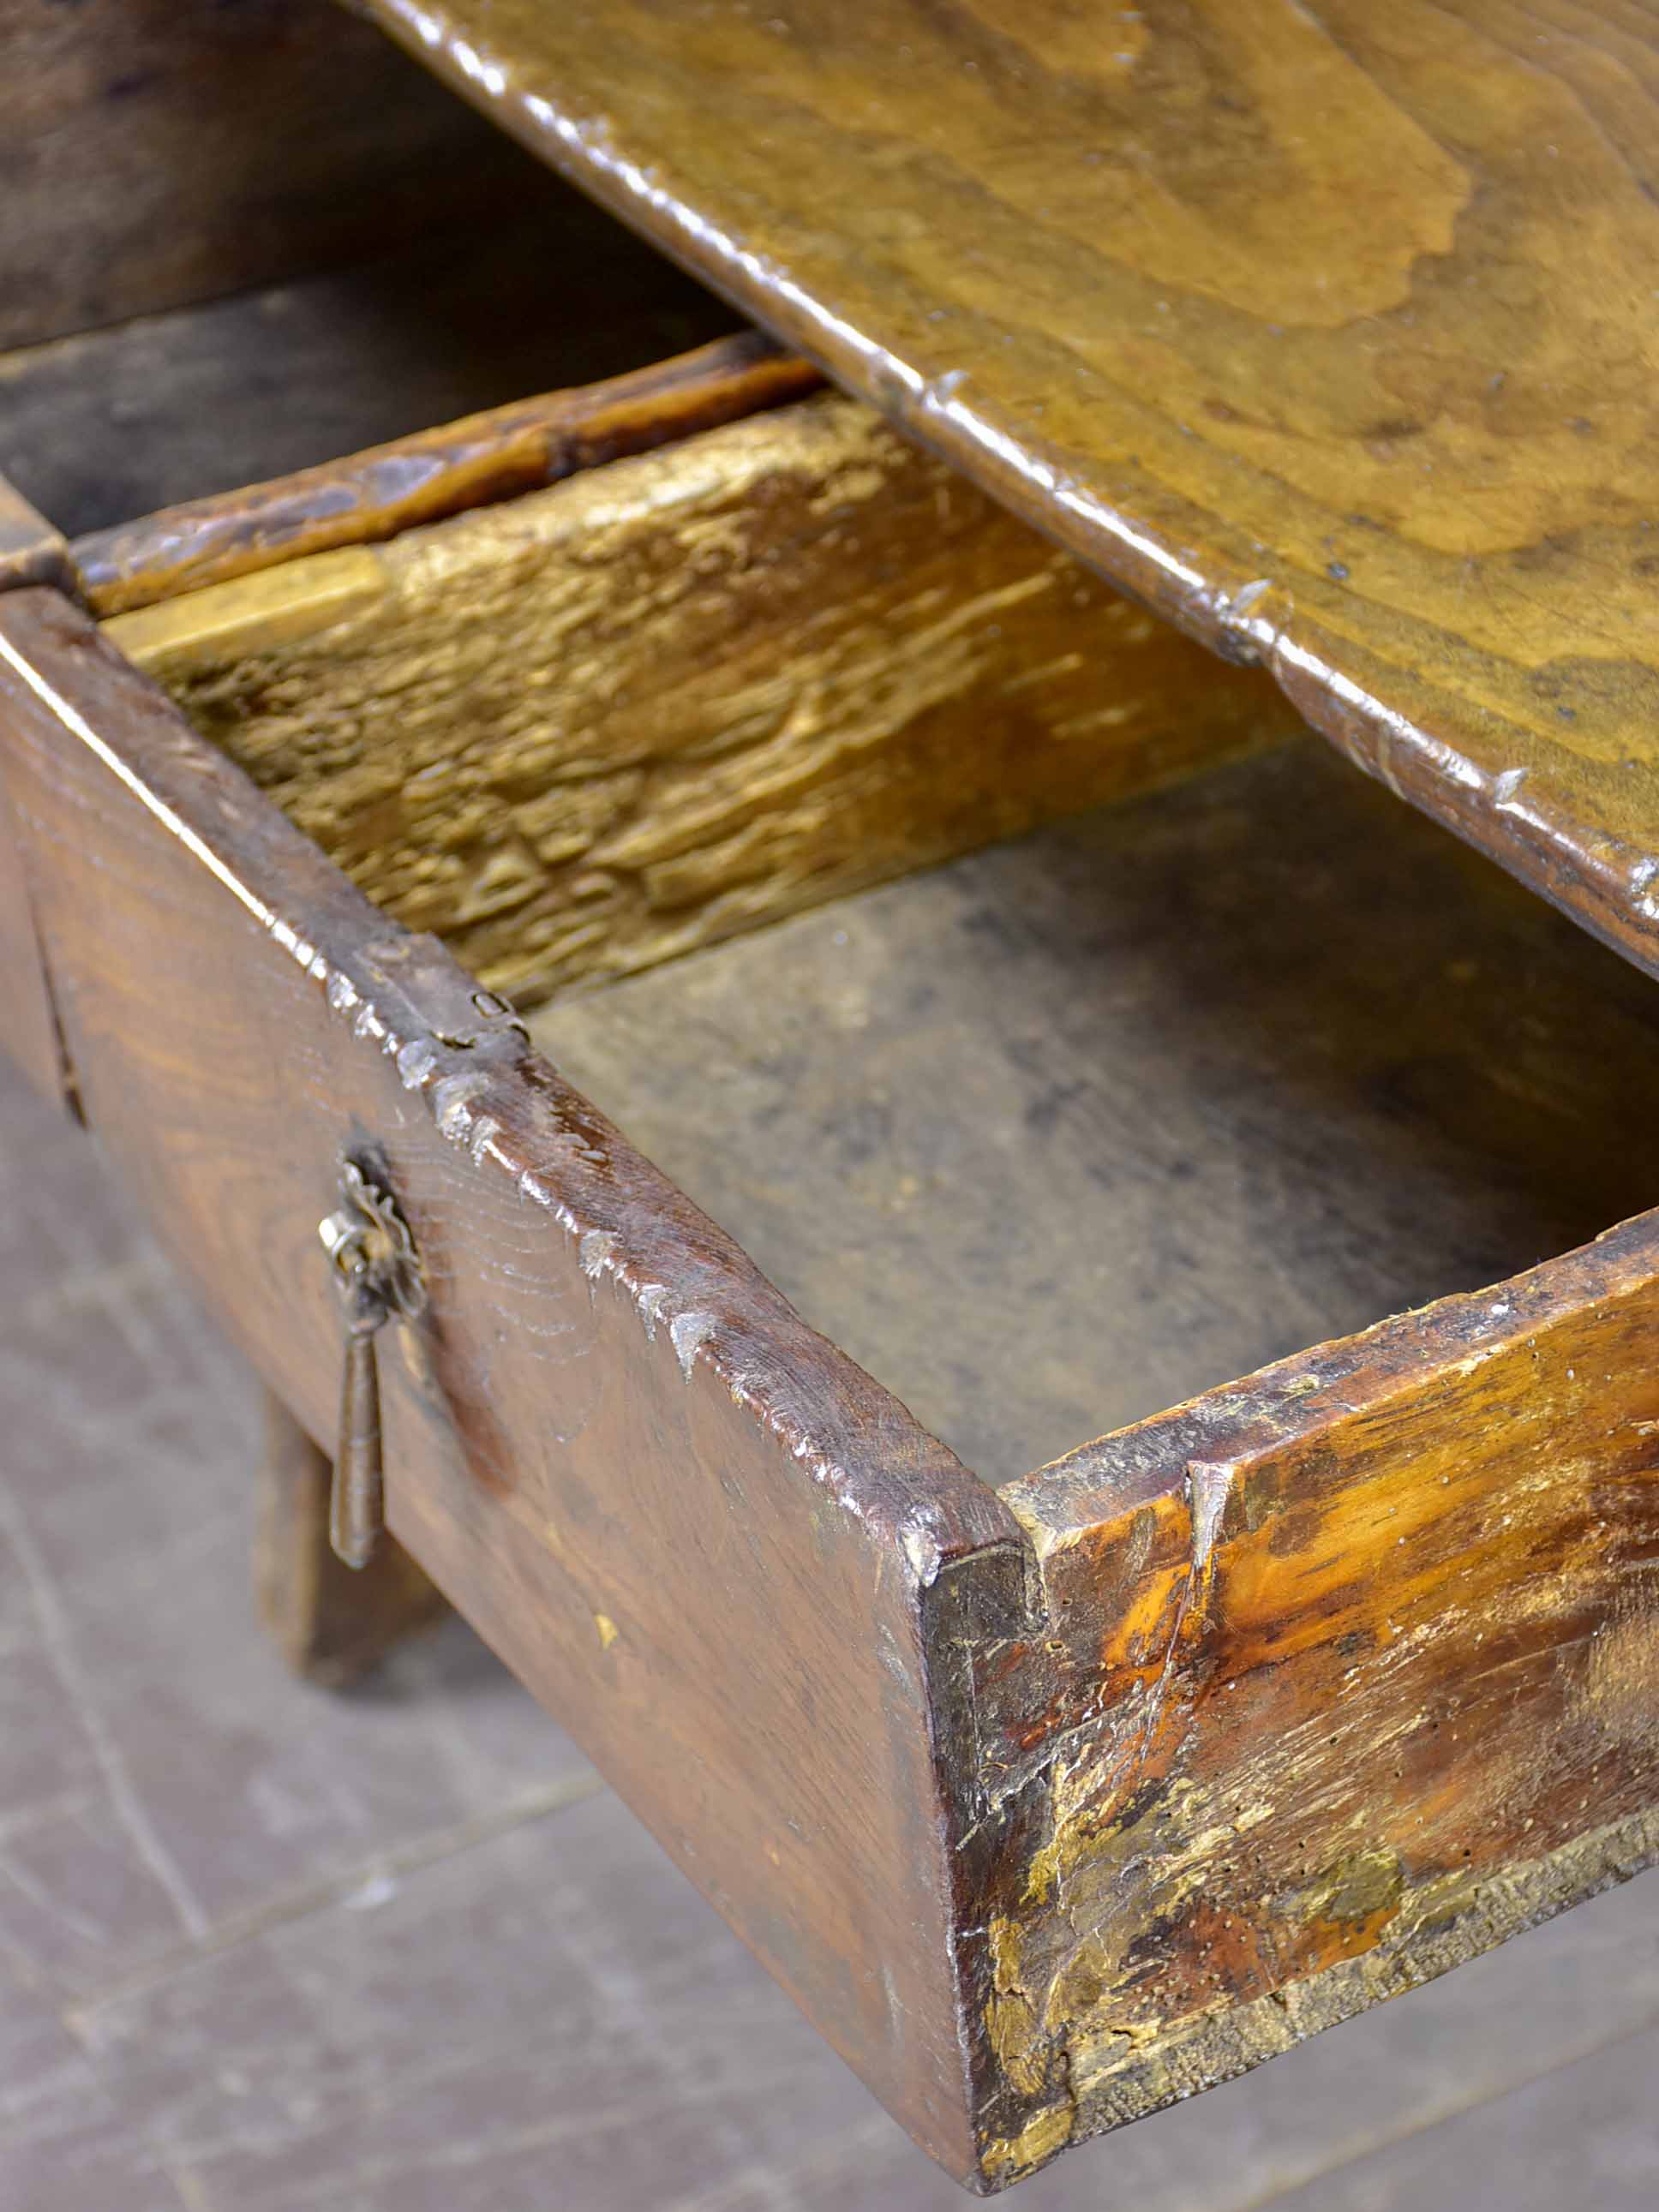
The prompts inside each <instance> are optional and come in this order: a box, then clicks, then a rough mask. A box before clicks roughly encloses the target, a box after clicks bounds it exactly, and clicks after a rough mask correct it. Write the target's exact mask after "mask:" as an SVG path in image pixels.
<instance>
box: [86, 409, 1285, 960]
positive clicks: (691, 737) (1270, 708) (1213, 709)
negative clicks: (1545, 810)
mask: <svg viewBox="0 0 1659 2212" xmlns="http://www.w3.org/2000/svg"><path fill="white" fill-rule="evenodd" d="M110 622H111V627H110V635H111V638H112V641H113V642H115V643H116V644H117V645H118V646H119V647H120V648H121V649H122V650H123V651H124V652H125V653H127V654H128V655H129V656H130V657H131V658H132V659H134V660H135V661H137V663H138V665H141V666H142V667H143V668H144V669H145V670H146V671H148V672H149V673H150V674H152V675H154V676H155V677H156V678H158V680H160V681H161V683H162V684H164V685H165V686H166V688H167V689H168V690H170V691H171V693H172V694H173V697H174V698H175V700H176V701H177V702H178V703H179V705H180V707H181V708H183V709H184V710H185V713H186V714H188V715H189V716H190V717H191V720H194V721H195V723H196V725H197V727H198V728H199V729H201V730H202V731H203V732H204V734H206V735H208V736H209V737H210V738H212V739H213V740H214V741H215V742H216V744H219V745H221V746H222V747H223V748H224V750H227V751H228V752H229V753H230V754H231V756H232V757H234V758H235V759H236V760H238V761H239V762H240V763H241V765H243V766H244V767H245V768H246V769H248V770H249V771H250V772H251V773H252V775H254V776H255V778H256V780H257V781H259V782H260V784H261V785H262V787H264V788H265V789H266V790H267V791H269V792H270V793H271V794H272V795H273V796H275V797H276V799H277V800H278V802H279V804H281V805H283V807H284V809H285V810H286V811H289V813H290V814H291V815H292V816H293V817H294V818H295V820H296V821H298V822H299V823H301V827H302V828H304V829H306V830H307V832H308V833H309V834H310V835H311V836H313V837H315V838H316V839H317V840H318V842H319V843H320V844H322V846H323V847H324V848H325V850H326V851H327V852H328V853H329V854H330V855H331V857H332V858H333V859H335V860H337V862H338V863H339V864H340V865H341V866H343V867H344V868H345V869H346V871H347V872H349V874H350V875H351V876H352V877H353V879H354V880H355V881H356V882H357V883H358V884H360V886H361V887H362V888H363V889H365V890H368V891H369V892H370V893H371V895H373V896H375V897H376V898H377V899H378V900H379V902H380V903H381V905H382V906H383V907H384V908H386V910H387V911H388V912H390V913H391V914H392V915H394V916H396V917H397V918H398V920H400V921H403V922H404V923H405V924H406V925H407V926H409V927H414V928H418V929H428V930H433V931H435V932H436V933H438V934H440V935H441V936H442V937H443V938H444V939H445V940H446V941H447V942H448V943H449V944H450V945H452V947H453V949H454V950H455V951H457V953H458V955H459V957H461V958H462V959H463V960H464V962H465V964H466V965H467V966H468V967H469V968H470V969H471V971H472V972H473V973H474V974H475V975H478V976H479V977H480V978H481V979H482V980H483V981H484V982H485V983H486V984H488V985H489V987H492V988H496V989H501V990H503V991H507V992H508V993H510V994H513V995H515V996H517V997H519V998H520V999H521V1000H523V1001H524V1002H525V1003H530V1002H531V1001H532V999H534V998H538V997H543V996H545V995H547V994H549V993H550V992H554V991H561V990H564V989H568V988H571V987H587V986H591V985H593V984H597V983H599V982H601V981H608V980H610V979H611V978H612V977H614V976H616V975H621V974H625V973H628V972H630V971H631V970H633V969H638V968H641V967H645V966H649V965H652V964H653V963H656V962H658V961H660V960H664V959H667V958H671V957H678V956H679V955H681V954H683V953H685V952H688V951H692V950H695V949H696V948H697V947H698V946H700V945H708V944H712V943H714V942H716V941H718V940H719V939H721V938H723V937H729V936H733V935H738V934H741V933H744V932H746V931H748V930H751V929H753V928H756V927H760V926H763V925H764V924H765V923H768V922H770V921H775V920H778V919H781V918H782V917H783V916H785V915H789V914H791V913H794V912H798V911H800V910H801V909H803V908H806V907H810V906H812V905H817V904H820V903H822V902H824V901H825V900H828V899H830V898H832V897H835V896H841V895H842V894H845V893H847V892H848V891H851V890H858V889H861V888H864V887H866V886H867V885H869V884H875V883H879V882H883V881H886V880H889V879H890V878H892V877H894V876H896V875H898V874H902V873H903V872H907V871H908V870H909V869H912V868H915V867H916V866H922V865H926V864H927V863H929V862H932V861H935V860H945V859H947V858H950V857H952V856H954V855H955V854H958V853H961V852H963V851H965V850H969V849H971V848H973V847H974V846H975V845H976V844H983V843H985V842H990V841H991V840H994V839H996V838H999V837H1003V836H1011V835H1016V834H1018V833H1020V832H1022V831H1024V830H1025V829H1030V828H1031V827H1033V826H1034V825H1035V824H1036V823H1038V822H1041V821H1043V820H1048V819H1051V818H1053V817H1055V816H1057V815H1061V814H1065V813H1068V812H1073V811H1078V810H1079V809H1081V808H1085V807H1088V806H1091V805H1102V804H1106V803H1109V802H1115V801H1117V800H1120V799H1123V798H1125V797H1127V796H1129V795H1132V794H1135V793H1143V792H1146V791H1148V790H1151V789H1153V788H1156V787H1158V786H1159V785H1160V784H1163V783H1167V782H1170V781H1175V780H1176V779H1178V778H1179V777H1181V776H1182V775H1188V774H1191V773H1194V772H1196V771H1197V770H1199V769H1204V768H1207V767H1209V766H1211V765H1212V764H1214V763H1217V762H1218V761H1220V760H1224V759H1226V758H1229V757H1233V756H1234V755H1236V754H1239V753H1243V752H1245V751H1249V750H1254V749H1256V748H1259V747H1261V746H1262V745H1264V744H1271V743H1276V742H1279V741H1282V740H1283V739H1285V738H1288V737H1290V736H1291V735H1298V734H1299V733H1300V732H1301V725H1300V723H1299V722H1298V721H1297V720H1296V718H1295V717H1294V716H1292V715H1291V714H1290V713H1289V711H1288V710H1287V709H1285V707H1284V705H1283V702H1281V701H1280V700H1279V697H1278V696H1277V694H1276V693H1275V692H1274V691H1273V689H1272V687H1271V686H1270V685H1269V684H1267V683H1266V682H1265V681H1264V680H1263V679H1262V678H1261V677H1260V676H1259V675H1257V674H1255V673H1251V672H1246V671H1223V670H1219V669H1217V668H1216V667H1215V665H1214V664H1213V663H1212V661H1210V660H1208V659H1206V657H1205V656H1204V655H1203V654H1202V653H1201V652H1200V651H1199V649H1198V648H1196V647H1194V646H1192V645H1191V644H1190V643H1188V641H1185V640H1183V639H1182V638H1181V637H1179V636H1178V635H1177V634H1176V632H1174V631H1173V630H1171V629H1169V628H1168V626H1167V625H1164V624H1161V623H1157V621H1156V619H1155V618H1154V617H1151V616H1149V615H1147V614H1146V612H1145V611H1143V610H1141V609H1140V608H1139V607H1137V606H1135V605H1133V604H1132V603H1131V602H1129V601H1127V600H1126V599H1122V598H1121V596H1120V595H1119V594H1117V593H1115V592H1113V591H1112V590H1111V589H1110V588H1109V586H1105V585H1103V584H1102V583H1101V582H1100V581H1099V580H1097V579H1096V578H1094V577H1092V576H1091V575H1089V574H1087V573H1086V572H1085V571H1084V570H1083V569H1081V568H1078V567H1077V566H1076V565H1075V564H1074V563H1073V562H1070V561H1069V560H1068V559H1067V558H1066V556H1064V555H1063V554H1060V553H1059V552H1057V551H1056V550H1054V548H1053V547H1052V546H1051V545H1049V544H1048V542H1047V541H1046V540H1045V539H1043V538H1041V537H1039V536H1037V535H1036V533H1033V532H1030V531H1029V530H1027V529H1026V528H1025V527H1024V526H1023V525H1021V524H1019V523H1018V522H1017V521H1015V520H1012V518H1011V517H1009V516H1008V515H1006V513H1004V512H1003V511H1002V510H1001V509H1000V508H998V507H996V506H994V504H993V503H992V502H991V501H987V500H986V499H985V498H984V496H983V495H982V494H981V493H979V492H977V491H976V490H975V489H973V488H972V487H971V486H969V485H968V484H966V483H964V482H963V480H962V479H961V478H959V477H955V476H953V475H952V474H951V472H950V471H947V470H946V469H945V468H944V467H943V466H942V465H940V464H939V463H938V462H937V461H935V460H933V459H931V458H929V457H927V456H926V455H924V454H922V453H920V452H919V451H918V450H917V449H916V448H915V447H913V446H910V445H909V444H908V443H907V442H906V441H903V440H902V438H900V437H899V436H898V435H896V434H895V433H894V432H893V431H892V430H891V429H890V428H889V427H888V426H887V425H885V424H884V422H882V420H881V418H880V417H879V416H876V415H874V414H872V413H871V412H870V410H867V409H865V408H863V407H862V406H861V405H860V404H858V403H857V402H854V401H852V400H848V399H846V398H842V397H841V396H839V395H832V394H822V395H819V396H817V397H814V398H811V399H808V400H805V401H804V402H799V403H797V404H793V405H790V406H787V407H782V408H779V409H774V410H769V411H768V412H767V413H765V414H764V415H763V416H755V415H750V416H746V417H744V418H742V419H739V420H736V421H732V422H727V423H726V424H724V425H722V426H720V427H717V428H710V429H708V430H705V431H702V432H700V433H699V434H698V435H695V436H690V437H687V438H684V439H679V440H676V441H673V442H672V443H671V444H670V445H668V446H666V447H663V448H662V449H661V450H659V451H658V452H656V453H651V454H639V455H635V456H633V457H631V458H629V459H621V460H618V461H617V462H615V463H613V464H612V465H611V466H610V467H608V468H605V469H602V470H594V471H587V472H586V473H584V474H583V475H581V476H580V477H578V478H576V479H574V481H571V482H568V483H562V484H560V485H557V486H555V487H553V488H551V489H547V490H544V491H538V492H535V493H532V494H530V495H527V496H526V497H524V498H521V499H518V500H515V501H510V502H507V503H505V504H502V505H498V506H495V507H491V508H489V510H487V511H485V512H482V513H470V514H466V515H461V516H457V517H452V518H450V519H449V520H447V521H445V522H442V523H440V524H438V525H436V526H433V527H432V528H430V529H422V530H417V531H412V532H404V533H403V534H402V535H400V536H399V537H398V538H396V539H395V540H394V541H393V542H392V543H391V544H387V545H385V546H381V547H352V548H341V549H337V550H332V551H328V552H323V553H315V554H311V555H309V556H307V557H305V558H304V559H302V560H296V561H292V562H287V563H285V564H284V565H283V566H282V567H280V568H275V569H272V570H270V571H269V572H267V573H265V574H258V575H251V576H246V577H243V578H240V579H237V580H232V581H228V582H225V583H221V584H216V585H211V586H207V587H205V588H204V589H203V590H200V591H197V592H188V593H186V594H185V595H183V596H182V597H180V598H178V599H170V600H167V601H166V602H164V603H161V604H160V605H154V606H150V607H147V608H141V609H137V610H135V611H132V612H131V613H128V614H124V615H118V616H115V617H111V618H110ZM485 638H489V640H491V641H492V644H491V647H490V649H489V652H488V653H485V652H484V651H483V647H482V645H481V641H482V640H483V639H485Z"/></svg>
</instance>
